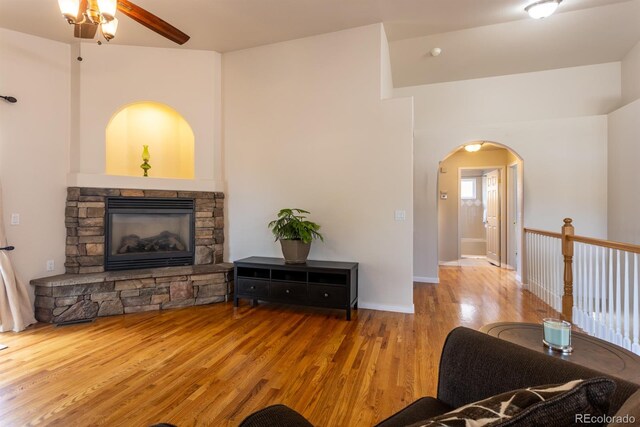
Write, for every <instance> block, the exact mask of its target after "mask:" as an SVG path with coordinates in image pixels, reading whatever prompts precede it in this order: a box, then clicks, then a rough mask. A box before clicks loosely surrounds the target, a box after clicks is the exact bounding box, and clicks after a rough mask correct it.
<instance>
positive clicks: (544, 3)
mask: <svg viewBox="0 0 640 427" xmlns="http://www.w3.org/2000/svg"><path fill="white" fill-rule="evenodd" d="M561 2H562V0H540V1H537V2H535V3H531V4H530V5H529V6H527V7H525V8H524V10H525V11H526V12H527V13H528V14H529V16H530V17H532V18H533V19H542V18H547V17H549V16H551V15H553V13H554V12H555V11H556V9H558V6H559V5H560V3H561Z"/></svg>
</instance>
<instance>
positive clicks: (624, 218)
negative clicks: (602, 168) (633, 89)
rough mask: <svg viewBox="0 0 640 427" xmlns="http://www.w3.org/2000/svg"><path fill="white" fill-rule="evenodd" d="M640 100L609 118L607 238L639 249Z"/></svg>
mask: <svg viewBox="0 0 640 427" xmlns="http://www.w3.org/2000/svg"><path fill="white" fill-rule="evenodd" d="M638 118H640V99H638V100H636V101H634V102H632V103H631V104H628V105H625V106H624V107H622V108H620V109H619V110H617V111H615V112H613V113H611V114H610V115H609V144H608V156H607V157H608V162H609V177H608V181H607V183H608V214H607V216H608V224H609V225H608V232H609V235H608V238H609V239H610V240H616V241H620V242H627V243H633V244H636V245H640V223H639V221H638V212H640V192H638V188H640V175H639V174H638V159H640V144H639V143H638V141H640V121H639V120H638Z"/></svg>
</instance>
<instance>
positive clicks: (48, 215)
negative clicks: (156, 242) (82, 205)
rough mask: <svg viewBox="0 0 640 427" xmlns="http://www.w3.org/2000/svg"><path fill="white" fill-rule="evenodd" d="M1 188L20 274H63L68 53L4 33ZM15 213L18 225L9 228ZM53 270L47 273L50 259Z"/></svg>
mask: <svg viewBox="0 0 640 427" xmlns="http://www.w3.org/2000/svg"><path fill="white" fill-rule="evenodd" d="M0 58H1V59H0V94H2V95H11V96H14V97H16V98H17V99H18V102H17V103H16V104H9V103H7V102H5V101H4V100H2V101H1V102H0V181H1V182H2V187H3V188H2V192H3V198H4V206H3V219H4V223H5V228H6V232H7V239H8V241H9V244H11V245H14V246H15V247H16V250H15V251H13V252H12V253H11V254H10V257H11V258H12V260H13V261H14V267H15V268H16V269H17V272H18V274H19V275H20V276H21V277H22V278H23V279H24V280H25V281H27V282H28V281H29V280H31V279H34V278H36V277H41V276H45V275H51V274H56V273H58V274H59V273H63V272H64V248H65V236H66V230H65V226H64V210H65V197H66V175H67V171H68V168H69V116H70V112H69V104H70V92H69V90H70V86H69V81H70V67H69V46H68V45H66V44H63V43H58V42H54V41H50V40H46V39H42V38H39V37H34V36H30V35H26V34H22V33H17V32H14V31H9V30H6V29H2V28H0ZM11 213H19V214H20V225H17V226H12V225H9V219H10V215H11ZM50 259H51V260H54V262H55V266H56V268H55V271H54V272H53V273H52V272H47V271H46V268H45V265H46V261H47V260H50Z"/></svg>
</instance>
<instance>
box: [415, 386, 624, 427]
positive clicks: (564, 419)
mask: <svg viewBox="0 0 640 427" xmlns="http://www.w3.org/2000/svg"><path fill="white" fill-rule="evenodd" d="M614 389H615V382H614V381H612V380H610V379H607V378H592V379H589V380H574V381H569V382H568V383H565V384H554V385H545V386H538V387H528V388H525V389H520V390H514V391H510V392H507V393H502V394H499V395H496V396H493V397H490V398H488V399H484V400H481V401H478V402H474V403H470V404H468V405H464V406H462V407H460V408H458V409H455V410H453V411H451V412H448V413H446V414H442V415H439V416H437V417H434V418H431V419H428V420H424V421H422V422H418V423H415V424H414V426H415V427H433V426H466V425H473V426H475V427H480V426H484V427H489V426H519V427H520V426H532V427H534V426H542V425H544V426H548V427H552V426H568V425H574V424H576V414H582V415H583V416H584V415H585V414H589V415H590V416H596V417H597V416H603V415H606V413H607V411H608V409H609V397H610V396H611V393H613V390H614ZM594 425H597V424H594Z"/></svg>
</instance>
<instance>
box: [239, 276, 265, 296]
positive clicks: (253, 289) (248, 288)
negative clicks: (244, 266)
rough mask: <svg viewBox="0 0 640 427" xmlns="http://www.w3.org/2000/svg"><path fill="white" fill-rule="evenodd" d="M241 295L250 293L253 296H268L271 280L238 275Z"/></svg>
mask: <svg viewBox="0 0 640 427" xmlns="http://www.w3.org/2000/svg"><path fill="white" fill-rule="evenodd" d="M236 286H237V289H238V291H237V292H238V294H239V295H248V296H253V297H266V296H268V295H269V281H268V280H255V279H245V278H243V277H238V283H237V284H236Z"/></svg>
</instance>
